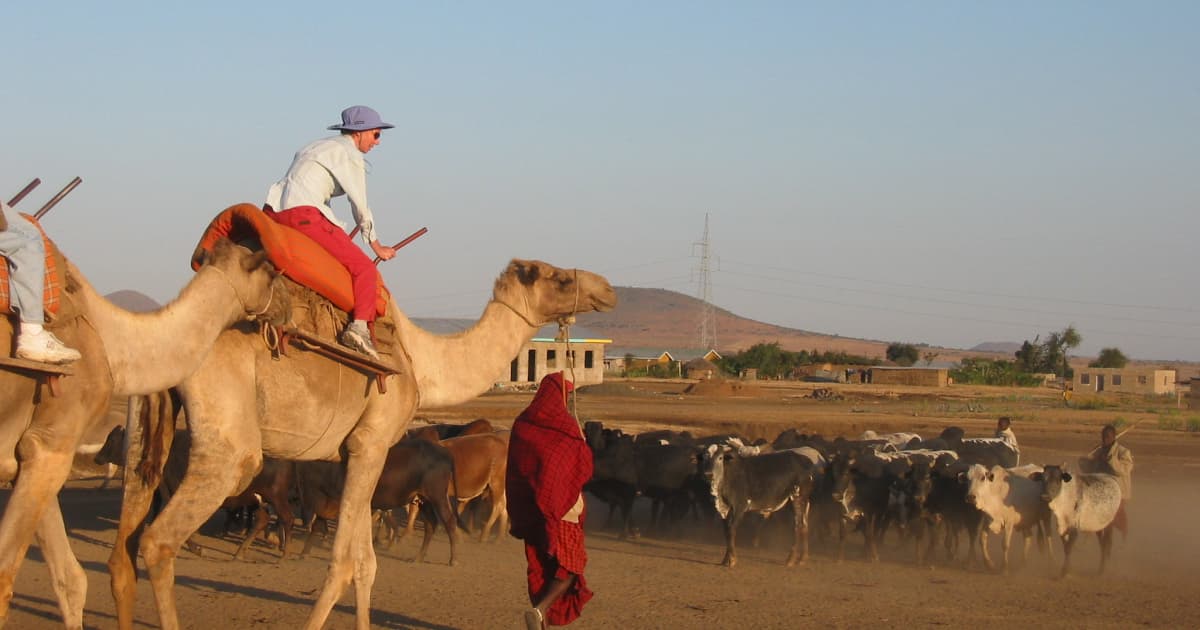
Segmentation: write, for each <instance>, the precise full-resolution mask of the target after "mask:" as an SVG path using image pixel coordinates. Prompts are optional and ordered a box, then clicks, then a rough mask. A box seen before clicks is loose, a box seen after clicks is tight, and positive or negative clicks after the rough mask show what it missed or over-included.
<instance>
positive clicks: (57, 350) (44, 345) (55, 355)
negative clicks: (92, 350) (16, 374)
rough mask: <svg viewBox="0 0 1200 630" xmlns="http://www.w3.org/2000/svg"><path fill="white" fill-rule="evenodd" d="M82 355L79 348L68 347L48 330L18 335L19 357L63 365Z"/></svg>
mask: <svg viewBox="0 0 1200 630" xmlns="http://www.w3.org/2000/svg"><path fill="white" fill-rule="evenodd" d="M81 356H82V355H80V354H79V351H78V350H76V349H74V348H69V347H67V345H66V344H64V343H63V342H61V341H59V339H58V337H55V336H54V333H52V332H50V331H48V330H43V331H41V332H38V333H26V334H23V335H18V336H17V358H18V359H25V360H27V361H37V362H38V363H52V364H55V365H62V364H64V363H71V362H74V361H78V360H79V358H80V357H81Z"/></svg>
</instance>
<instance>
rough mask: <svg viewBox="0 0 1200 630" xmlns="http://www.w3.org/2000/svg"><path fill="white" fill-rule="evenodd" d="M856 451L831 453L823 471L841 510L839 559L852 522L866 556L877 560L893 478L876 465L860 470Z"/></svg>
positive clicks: (839, 559)
mask: <svg viewBox="0 0 1200 630" xmlns="http://www.w3.org/2000/svg"><path fill="white" fill-rule="evenodd" d="M857 454H858V453H857V452H856V451H849V452H846V453H838V454H836V455H834V456H833V458H832V459H831V460H830V462H829V467H828V473H827V474H826V480H827V482H828V483H829V484H830V497H831V499H832V500H833V502H834V503H835V504H838V505H839V506H840V507H841V513H842V518H841V520H840V521H839V524H838V561H839V562H840V561H842V560H844V559H845V557H846V554H845V543H846V533H847V531H848V526H849V525H851V524H855V525H857V526H858V527H860V528H861V529H862V532H863V539H864V543H865V548H866V549H865V551H866V554H867V557H868V558H870V560H871V561H872V562H878V561H879V541H878V539H879V536H880V535H881V534H882V531H881V529H880V525H881V524H882V522H883V518H884V515H885V514H886V513H887V510H888V501H889V499H890V498H891V486H892V482H893V481H894V480H895V477H894V476H893V475H891V474H889V473H887V472H886V471H884V470H882V469H880V468H879V467H877V466H868V467H865V469H859V468H858V467H857V466H856V462H855V458H856V456H857Z"/></svg>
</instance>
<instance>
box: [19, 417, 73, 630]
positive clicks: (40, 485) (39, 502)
mask: <svg viewBox="0 0 1200 630" xmlns="http://www.w3.org/2000/svg"><path fill="white" fill-rule="evenodd" d="M67 420H68V419H67V418H63V421H67ZM18 450H19V451H20V459H21V473H20V475H19V476H18V477H17V480H16V483H15V484H14V486H13V490H12V494H11V495H9V498H8V505H7V506H6V507H5V509H4V517H3V518H2V519H0V626H2V625H3V622H4V620H5V619H6V618H7V617H8V606H9V603H10V602H11V601H12V596H13V582H14V581H15V580H16V577H17V572H18V571H19V570H20V569H21V562H22V561H23V560H24V559H25V552H26V551H27V550H28V549H29V543H31V542H32V541H33V534H34V530H35V529H37V528H38V527H40V526H41V524H42V518H43V514H44V513H45V512H46V509H47V506H48V505H49V504H50V503H51V502H55V501H57V500H58V497H57V494H58V491H59V489H61V488H62V486H63V484H64V483H66V481H67V476H68V475H69V474H70V472H71V462H72V460H73V459H74V452H73V449H71V450H68V451H67V452H51V451H49V450H47V449H46V448H45V445H43V444H41V443H40V441H39V440H37V438H32V439H31V436H29V435H26V436H25V437H24V438H22V439H21V445H20V446H19V447H18ZM55 512H56V513H58V510H57V507H56V508H55ZM58 521H59V522H58V528H59V529H61V530H63V536H64V537H65V536H66V530H65V528H64V527H63V524H62V516H61V513H60V514H59V517H58ZM67 551H68V552H69V551H70V548H69V547H68V548H67ZM60 605H68V603H67V602H60ZM82 615H83V611H82V610H80V611H79V613H78V615H73V616H76V617H78V618H81V617H82Z"/></svg>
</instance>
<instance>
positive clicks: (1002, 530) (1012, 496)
mask: <svg viewBox="0 0 1200 630" xmlns="http://www.w3.org/2000/svg"><path fill="white" fill-rule="evenodd" d="M966 477H967V502H968V503H970V504H971V505H974V506H975V507H976V508H978V509H979V511H981V512H983V514H984V519H983V525H984V528H983V529H982V530H981V531H980V534H979V541H980V550H981V552H982V553H983V562H984V564H985V565H987V567H988V569H994V568H995V565H994V564H993V563H992V558H991V556H990V555H989V553H988V544H987V533H988V531H991V532H992V533H993V534H1000V535H1001V536H1002V538H1001V548H1002V549H1003V552H1004V555H1003V558H1002V559H1003V565H1002V566H1003V570H1004V572H1005V573H1007V572H1008V549H1009V546H1010V545H1011V543H1012V535H1013V532H1014V531H1016V530H1020V531H1021V532H1023V533H1024V534H1025V546H1024V549H1023V550H1022V553H1021V557H1022V559H1025V558H1026V557H1027V556H1028V552H1029V544H1030V542H1032V540H1031V534H1032V532H1033V531H1034V528H1036V527H1037V525H1038V522H1039V521H1041V520H1042V515H1043V513H1044V509H1045V506H1044V504H1043V503H1042V499H1041V495H1042V490H1041V484H1039V483H1038V482H1036V481H1033V480H1031V479H1027V478H1025V477H1022V476H1020V475H1019V474H1014V473H1011V472H1009V471H1008V470H1006V469H1005V468H1004V467H1002V466H993V467H991V468H990V469H988V468H985V467H983V466H981V465H979V464H972V465H971V467H970V468H969V469H967V472H966Z"/></svg>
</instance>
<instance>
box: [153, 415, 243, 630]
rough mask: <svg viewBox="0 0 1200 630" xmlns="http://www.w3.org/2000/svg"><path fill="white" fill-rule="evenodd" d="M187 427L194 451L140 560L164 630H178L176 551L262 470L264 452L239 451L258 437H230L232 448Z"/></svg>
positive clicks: (225, 442) (225, 443) (196, 425)
mask: <svg viewBox="0 0 1200 630" xmlns="http://www.w3.org/2000/svg"><path fill="white" fill-rule="evenodd" d="M190 411H191V410H190V409H189V412H190ZM190 424H191V426H192V427H193V429H192V448H191V452H190V453H189V456H188V470H187V474H186V475H185V476H184V478H183V482H182V483H181V484H179V488H178V489H177V490H176V491H175V494H174V495H172V496H171V501H170V502H169V503H168V504H167V507H166V509H164V510H163V512H162V514H159V515H158V518H156V519H154V522H153V523H151V524H150V526H149V527H147V528H146V533H145V534H143V535H142V546H141V548H142V557H143V558H144V559H145V561H146V569H147V572H148V573H149V574H150V582H151V584H152V585H153V587H154V601H155V604H157V606H158V617H159V621H160V623H161V625H162V627H163V628H164V630H176V629H177V628H179V613H178V610H177V609H176V606H175V593H174V586H175V557H176V556H177V555H178V553H179V548H180V546H181V545H182V544H183V543H184V541H186V540H187V539H188V537H189V536H191V534H192V532H195V531H196V530H198V529H199V528H200V526H201V525H203V524H204V522H205V521H207V520H208V519H209V518H210V517H211V516H212V515H213V513H215V512H216V511H217V509H218V508H220V506H221V503H222V502H223V501H224V500H225V498H226V497H229V496H231V495H234V494H237V493H238V492H240V491H241V488H243V487H245V485H246V484H248V483H249V482H250V480H251V479H253V478H254V475H255V474H256V473H257V472H258V470H259V469H261V468H262V452H261V451H257V450H256V451H252V452H245V451H244V450H242V449H243V448H245V447H244V446H240V445H246V444H255V445H257V441H256V440H255V439H254V437H257V436H252V437H245V438H243V437H242V436H232V437H233V438H234V439H235V440H236V442H235V441H232V440H230V441H226V440H225V439H223V438H224V436H221V437H218V436H215V435H204V434H203V433H201V431H199V430H198V428H199V426H200V423H198V422H195V421H194V420H193V421H192V422H191V423H190ZM214 438H215V439H214ZM235 444H236V445H235ZM239 451H240V455H239ZM231 471H233V474H231Z"/></svg>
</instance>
